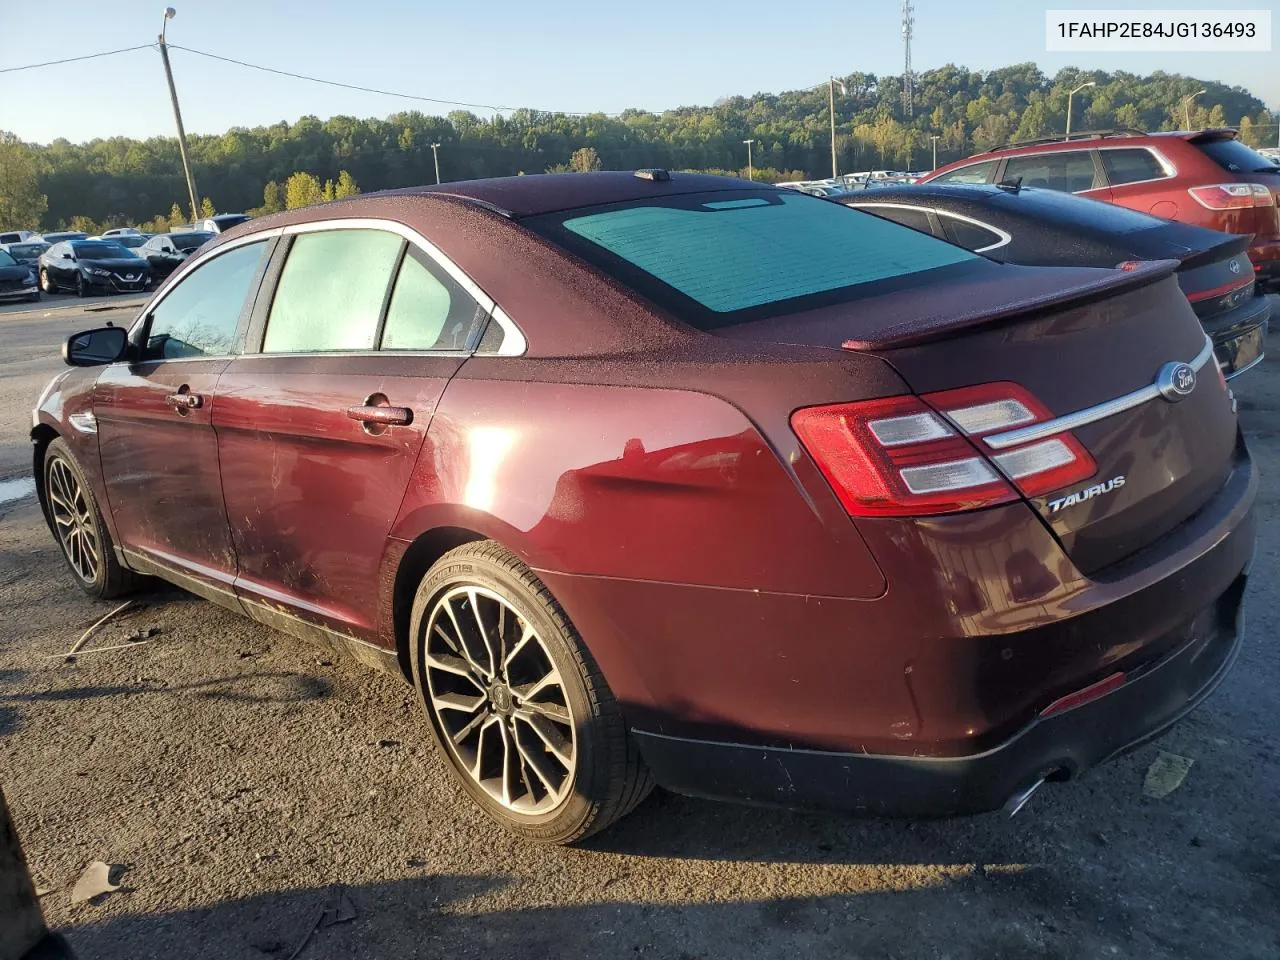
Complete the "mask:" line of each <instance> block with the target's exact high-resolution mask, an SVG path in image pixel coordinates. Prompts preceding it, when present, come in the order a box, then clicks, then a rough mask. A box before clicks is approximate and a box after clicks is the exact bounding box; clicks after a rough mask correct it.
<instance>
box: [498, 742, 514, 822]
mask: <svg viewBox="0 0 1280 960" xmlns="http://www.w3.org/2000/svg"><path fill="white" fill-rule="evenodd" d="M498 733H499V735H500V736H501V737H502V802H503V804H504V805H506V806H508V807H509V806H511V767H512V764H511V754H513V753H514V752H515V750H513V749H512V743H511V739H512V737H511V731H510V730H508V729H507V725H506V724H505V723H499V724H498Z"/></svg>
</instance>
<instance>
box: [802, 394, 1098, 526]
mask: <svg viewBox="0 0 1280 960" xmlns="http://www.w3.org/2000/svg"><path fill="white" fill-rule="evenodd" d="M1051 419H1053V417H1052V414H1050V413H1049V411H1048V410H1047V409H1046V408H1045V407H1044V405H1043V404H1041V403H1040V402H1039V401H1038V400H1036V399H1035V397H1033V396H1032V395H1031V394H1030V393H1029V392H1028V391H1027V390H1025V389H1024V388H1023V387H1021V386H1019V385H1018V384H1016V383H1009V382H999V383H988V384H982V385H979V386H973V387H964V388H961V389H958V390H946V391H942V392H940V393H929V394H924V395H922V396H918V397H916V396H899V397H889V398H885V399H879V400H862V401H857V402H854V403H837V404H830V405H825V406H819V407H805V408H802V409H800V410H797V411H795V412H794V413H793V414H792V415H791V426H792V429H793V430H795V432H796V435H797V436H798V437H799V438H800V441H801V443H803V444H804V447H805V449H806V450H808V452H809V455H810V456H811V457H812V458H813V460H814V462H815V463H816V464H817V465H818V469H819V470H821V471H822V474H823V476H825V477H826V478H827V481H828V482H829V483H830V484H831V486H832V488H833V489H834V490H835V492H836V496H837V497H838V498H839V500H840V502H841V504H842V505H843V506H844V508H845V510H846V511H848V513H849V514H850V515H851V516H855V517H903V516H926V515H930V514H939V513H955V512H959V511H962V510H974V509H977V508H979V507H986V506H992V505H994V504H998V503H1007V502H1009V501H1012V500H1017V499H1018V498H1019V496H1025V497H1038V496H1042V495H1044V494H1046V493H1050V492H1052V491H1054V490H1058V489H1060V488H1062V487H1065V486H1068V485H1070V484H1073V483H1078V482H1080V481H1082V480H1086V479H1088V478H1089V477H1091V476H1093V474H1094V473H1095V472H1096V470H1097V465H1096V464H1095V463H1094V461H1093V458H1092V457H1091V456H1090V455H1089V452H1088V451H1087V450H1086V449H1085V448H1084V446H1083V445H1082V444H1081V443H1080V441H1079V440H1077V439H1076V437H1075V436H1074V435H1072V434H1071V433H1070V432H1069V431H1062V432H1060V433H1055V434H1052V435H1050V436H1047V437H1038V438H1036V439H1035V440H1033V441H1031V442H1027V443H1023V444H1018V445H1015V446H1012V447H1004V448H1002V449H1001V450H1000V451H999V452H991V453H984V452H983V451H982V450H981V449H980V448H979V446H978V442H979V441H980V440H981V439H982V438H983V437H986V436H990V435H991V434H994V433H1000V432H1003V431H1006V430H1012V429H1014V428H1021V427H1030V426H1032V425H1034V424H1037V423H1044V422H1045V421H1048V420H1051Z"/></svg>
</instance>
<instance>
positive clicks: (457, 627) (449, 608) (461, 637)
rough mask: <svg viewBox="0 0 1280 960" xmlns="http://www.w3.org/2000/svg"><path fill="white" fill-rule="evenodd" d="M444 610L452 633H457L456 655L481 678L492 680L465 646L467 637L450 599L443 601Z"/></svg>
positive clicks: (490, 675)
mask: <svg viewBox="0 0 1280 960" xmlns="http://www.w3.org/2000/svg"><path fill="white" fill-rule="evenodd" d="M444 609H445V613H447V614H448V615H449V621H450V622H451V623H452V624H453V629H454V632H455V633H457V635H458V653H459V654H461V655H462V657H463V658H464V659H465V660H466V661H467V663H469V664H471V665H472V666H473V667H475V668H476V672H477V673H479V674H480V675H481V676H482V677H485V678H486V679H489V680H492V679H493V674H491V673H490V672H489V671H488V670H486V669H485V668H484V667H482V666H481V665H480V664H479V663H478V662H477V661H476V658H475V657H474V656H473V655H472V653H471V648H470V647H468V646H467V635H466V633H465V632H464V631H463V629H462V624H460V623H459V622H458V617H457V615H456V614H454V612H453V600H452V599H447V600H445V602H444Z"/></svg>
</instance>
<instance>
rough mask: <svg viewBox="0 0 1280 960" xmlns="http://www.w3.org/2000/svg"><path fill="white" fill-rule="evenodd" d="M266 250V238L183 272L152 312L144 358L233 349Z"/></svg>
mask: <svg viewBox="0 0 1280 960" xmlns="http://www.w3.org/2000/svg"><path fill="white" fill-rule="evenodd" d="M266 251H267V241H265V240H260V241H258V242H257V243H249V244H245V245H244V246H242V247H236V248H234V249H232V250H228V251H227V252H226V253H224V254H222V255H220V256H217V257H214V258H213V259H212V260H209V261H207V262H206V263H203V264H201V265H200V266H198V267H197V268H196V269H195V270H193V271H192V272H191V273H189V274H187V275H186V276H185V277H183V279H182V281H181V282H180V283H179V284H178V285H177V286H176V287H174V288H173V289H172V290H170V292H169V294H168V295H167V296H166V297H165V298H164V299H163V300H161V301H160V303H159V304H158V305H157V306H156V308H155V309H154V310H153V311H152V313H151V323H150V326H149V328H148V330H147V342H146V347H145V349H144V359H147V360H172V359H176V358H180V357H199V356H211V357H217V356H225V355H227V354H230V353H232V352H233V351H234V349H235V339H236V330H237V328H238V327H239V325H240V315H241V313H242V312H243V311H244V307H245V302H246V300H247V299H248V297H249V294H250V293H251V292H252V291H253V290H254V288H255V286H256V280H257V278H258V275H259V272H260V270H261V267H262V260H263V257H264V256H265V254H266Z"/></svg>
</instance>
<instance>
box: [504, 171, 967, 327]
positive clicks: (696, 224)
mask: <svg viewBox="0 0 1280 960" xmlns="http://www.w3.org/2000/svg"><path fill="white" fill-rule="evenodd" d="M524 223H525V225H526V226H529V227H531V228H532V229H534V230H536V231H538V232H540V233H543V235H545V236H547V237H549V239H551V240H553V241H554V242H558V243H560V244H561V245H562V246H565V247H567V248H568V249H570V250H571V251H573V252H575V253H577V254H579V255H580V256H582V257H583V258H584V259H586V260H588V261H589V262H591V263H593V264H595V265H596V266H597V267H599V268H600V269H602V270H603V271H604V272H605V273H607V274H609V275H611V276H613V277H614V278H615V279H617V280H620V281H621V282H623V283H624V284H626V285H628V286H630V287H632V289H635V290H636V291H637V292H639V293H641V294H642V295H644V296H646V297H648V298H649V299H651V300H654V301H655V302H657V303H659V304H660V305H664V306H667V307H669V308H670V309H672V311H673V312H675V313H676V314H677V315H679V316H681V317H682V318H684V319H685V320H686V321H687V322H689V323H692V324H693V325H695V326H698V327H701V328H703V329H711V328H715V327H721V326H725V325H727V324H732V323H741V322H744V321H747V320H753V319H761V318H763V317H766V316H772V315H776V314H780V313H785V312H792V311H794V310H798V309H806V308H808V307H810V306H819V305H823V304H826V303H839V302H843V301H846V300H851V299H857V297H858V296H860V295H861V293H860V291H859V288H861V287H864V286H866V285H870V284H874V283H876V282H877V281H883V280H897V279H901V278H905V277H910V276H912V275H914V274H918V273H921V272H923V271H927V270H932V269H937V268H942V267H948V266H952V265H955V264H959V263H963V262H966V261H971V260H973V259H974V257H973V254H970V253H968V252H967V251H964V250H961V249H959V248H957V247H954V246H952V245H951V244H948V243H944V242H942V241H940V240H937V239H934V238H933V237H929V236H924V235H922V234H920V233H917V232H916V231H914V230H908V229H904V228H903V227H901V226H899V225H898V224H896V223H892V222H890V221H887V220H882V219H881V218H879V217H875V216H871V215H868V214H866V213H862V212H860V211H857V210H852V209H850V208H849V207H846V206H843V205H841V204H838V203H831V202H830V201H827V200H819V199H816V198H814V197H808V196H805V195H804V194H800V193H794V192H792V191H768V192H765V191H752V190H743V191H725V192H720V193H709V194H708V193H704V194H689V195H683V196H674V197H666V198H662V199H653V200H649V201H642V202H638V203H627V204H616V205H613V206H611V207H608V208H605V209H603V210H598V209H593V211H592V212H584V211H581V210H576V211H568V212H564V213H559V214H550V215H547V216H544V217H536V218H531V219H530V220H527V221H524Z"/></svg>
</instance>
